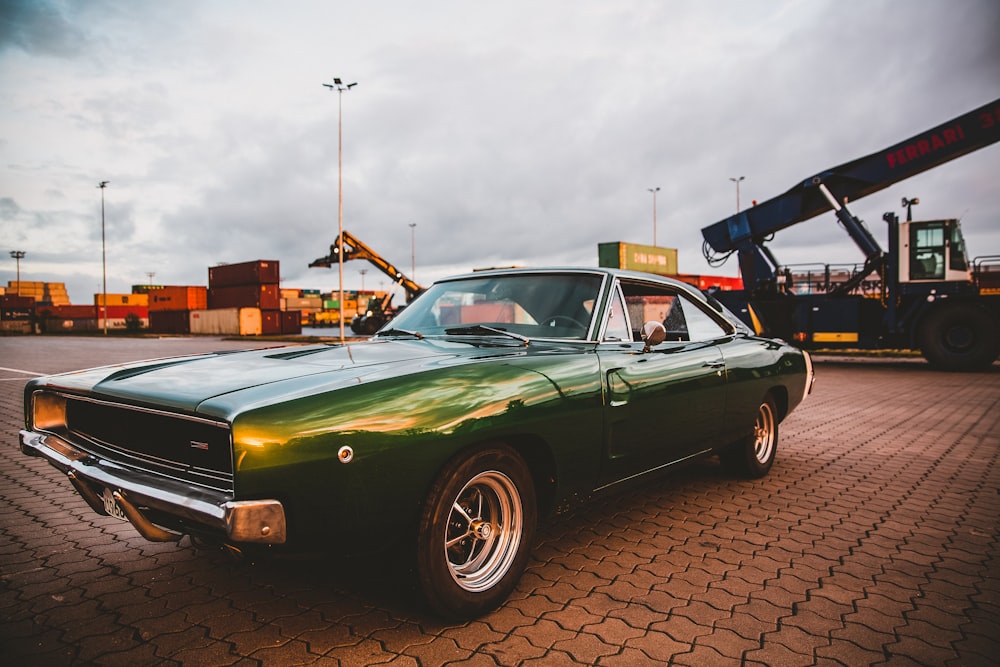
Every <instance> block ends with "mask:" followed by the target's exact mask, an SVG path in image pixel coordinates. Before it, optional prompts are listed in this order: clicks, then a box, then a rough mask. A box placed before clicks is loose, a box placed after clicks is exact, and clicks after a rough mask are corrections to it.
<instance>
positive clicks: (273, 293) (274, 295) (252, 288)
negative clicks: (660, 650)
mask: <svg viewBox="0 0 1000 667" xmlns="http://www.w3.org/2000/svg"><path fill="white" fill-rule="evenodd" d="M279 295H280V292H279V289H278V285H277V284H274V283H269V284H263V285H234V286H232V287H209V288H208V307H209V308H259V309H261V310H281V297H280V296H279Z"/></svg>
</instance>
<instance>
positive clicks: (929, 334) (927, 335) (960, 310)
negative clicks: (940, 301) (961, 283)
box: [917, 303, 1000, 371]
mask: <svg viewBox="0 0 1000 667" xmlns="http://www.w3.org/2000/svg"><path fill="white" fill-rule="evenodd" d="M917 342H918V344H919V345H920V351H921V353H922V354H923V355H924V358H925V359H927V361H928V362H929V363H930V364H931V365H932V366H934V367H935V368H938V369H940V370H947V371H974V370H982V369H985V368H988V367H989V366H990V365H991V364H992V363H993V362H994V360H996V358H997V356H998V355H1000V323H998V322H997V319H996V318H995V317H994V316H992V315H991V314H990V313H989V312H988V311H987V310H985V309H984V308H980V307H979V306H976V305H973V304H969V303H957V304H948V305H945V306H940V307H938V308H937V309H935V310H934V311H932V312H931V313H930V314H928V315H927V317H926V318H924V320H923V322H921V323H920V327H919V329H918V331H917Z"/></svg>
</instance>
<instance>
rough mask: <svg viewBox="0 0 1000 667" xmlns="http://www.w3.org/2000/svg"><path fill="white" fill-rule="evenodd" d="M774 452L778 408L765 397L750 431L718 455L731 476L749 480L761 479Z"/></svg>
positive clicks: (770, 464)
mask: <svg viewBox="0 0 1000 667" xmlns="http://www.w3.org/2000/svg"><path fill="white" fill-rule="evenodd" d="M777 453H778V407H777V404H776V403H775V401H774V397H773V396H771V395H770V394H768V395H767V396H765V397H764V400H762V401H761V402H760V405H759V406H758V407H757V417H756V418H755V420H754V424H753V428H752V429H751V431H750V432H749V433H748V434H747V435H746V437H743V438H740V439H739V440H737V441H736V442H734V443H733V444H732V445H730V446H729V447H726V448H725V449H723V450H721V451H720V452H719V458H720V459H721V461H722V464H723V465H724V466H725V467H726V468H727V469H728V470H729V471H730V472H732V473H734V474H736V475H739V476H740V477H749V478H751V479H754V478H757V477H763V476H764V475H766V474H767V473H768V472H769V471H770V470H771V466H773V465H774V457H775V456H776V455H777Z"/></svg>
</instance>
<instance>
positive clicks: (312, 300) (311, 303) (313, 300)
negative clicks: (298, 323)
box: [281, 296, 323, 310]
mask: <svg viewBox="0 0 1000 667" xmlns="http://www.w3.org/2000/svg"><path fill="white" fill-rule="evenodd" d="M281 301H282V304H281V310H319V309H321V308H322V307H323V299H321V298H319V297H318V296H305V297H299V298H297V299H282V300H281Z"/></svg>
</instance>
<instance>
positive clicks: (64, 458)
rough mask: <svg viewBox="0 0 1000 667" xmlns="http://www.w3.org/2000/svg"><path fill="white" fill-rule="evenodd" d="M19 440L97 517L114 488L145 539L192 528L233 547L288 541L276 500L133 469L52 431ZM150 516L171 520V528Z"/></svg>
mask: <svg viewBox="0 0 1000 667" xmlns="http://www.w3.org/2000/svg"><path fill="white" fill-rule="evenodd" d="M20 440H21V452H22V453H24V454H27V455H28V456H38V457H41V458H44V459H45V460H47V461H48V462H49V463H51V464H52V465H53V466H55V468H56V469H58V470H61V471H62V472H64V473H66V475H67V476H68V477H69V479H70V481H71V482H72V483H73V486H74V487H75V488H76V490H77V492H79V493H80V495H81V496H82V497H83V499H84V500H86V501H87V504H88V505H90V506H91V507H92V508H93V509H94V511H95V512H97V513H98V514H105V515H106V514H107V512H106V511H105V509H104V504H103V502H102V500H101V495H102V493H103V492H104V490H105V489H107V490H109V491H110V492H111V493H112V494H113V495H114V498H115V500H116V501H117V502H118V504H119V505H120V506H121V508H122V510H123V511H124V514H125V516H126V517H127V518H128V520H129V522H130V523H131V524H132V525H133V526H134V527H135V528H136V530H138V531H139V533H140V534H141V535H142V536H143V537H145V538H146V539H149V540H152V541H156V542H162V541H170V540H177V539H180V538H181V537H182V536H183V535H184V534H186V533H187V532H189V530H190V532H195V533H199V534H202V535H214V536H217V537H218V538H220V539H222V540H224V541H227V542H232V543H234V544H284V542H285V540H286V538H287V535H286V522H285V510H284V507H283V506H282V504H281V503H280V502H279V501H277V500H234V499H233V496H232V495H231V494H228V493H223V492H221V491H214V490H212V489H205V488H202V487H198V486H194V485H192V484H187V483H184V482H181V481H178V480H173V479H169V478H166V477H159V476H152V475H149V474H148V473H144V472H141V471H136V470H130V469H128V468H124V467H122V466H120V465H117V464H116V463H114V462H112V461H107V460H104V459H101V458H99V457H96V456H94V455H92V454H90V453H88V452H84V451H82V450H80V449H78V448H76V447H75V446H73V445H72V444H71V443H69V442H67V441H66V440H64V439H62V438H60V437H58V436H56V435H53V434H51V433H37V432H35V431H26V430H22V431H21V438H20ZM148 515H153V516H157V515H160V516H162V515H166V516H167V517H169V518H170V521H169V525H167V526H166V530H164V528H162V527H160V526H159V525H157V524H155V523H153V521H151V520H150V519H149V518H148Z"/></svg>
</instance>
